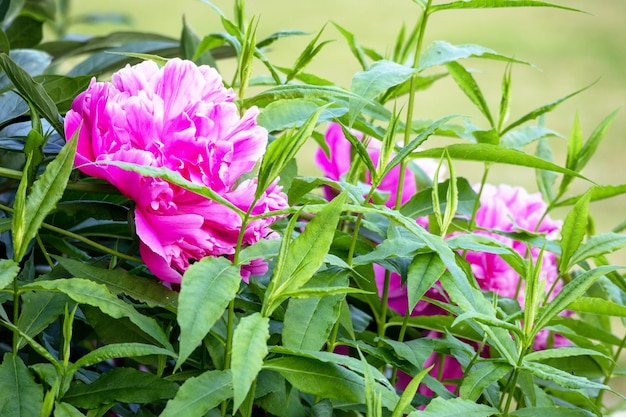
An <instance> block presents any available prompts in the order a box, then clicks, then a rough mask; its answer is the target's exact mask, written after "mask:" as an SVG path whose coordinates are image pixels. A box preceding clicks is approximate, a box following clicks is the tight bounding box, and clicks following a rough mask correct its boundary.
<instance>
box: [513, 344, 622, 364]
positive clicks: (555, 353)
mask: <svg viewBox="0 0 626 417" xmlns="http://www.w3.org/2000/svg"><path fill="white" fill-rule="evenodd" d="M571 356H601V357H603V358H605V359H609V360H611V359H610V358H609V357H608V356H607V355H605V354H604V353H601V352H598V351H597V350H592V349H584V348H579V347H575V346H562V347H559V348H555V349H546V350H538V351H536V352H531V353H529V354H527V355H526V356H524V360H526V361H534V362H537V361H543V360H546V359H555V358H569V357H571Z"/></svg>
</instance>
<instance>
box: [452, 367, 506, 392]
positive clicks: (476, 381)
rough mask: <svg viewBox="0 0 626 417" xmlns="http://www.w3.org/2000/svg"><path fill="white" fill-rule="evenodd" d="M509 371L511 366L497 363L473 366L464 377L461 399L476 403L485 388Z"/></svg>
mask: <svg viewBox="0 0 626 417" xmlns="http://www.w3.org/2000/svg"><path fill="white" fill-rule="evenodd" d="M510 371H511V366H510V365H508V364H505V363H499V362H483V363H480V364H477V365H475V366H474V367H473V368H472V369H471V370H470V372H469V373H467V374H466V375H464V377H463V382H462V383H461V389H460V391H459V393H460V396H461V398H463V399H465V400H469V401H477V400H478V398H479V397H480V396H481V395H483V392H484V391H485V389H487V387H488V386H489V385H491V384H493V383H494V382H496V381H498V380H499V379H500V378H502V377H504V376H505V375H506V374H507V373H509V372H510Z"/></svg>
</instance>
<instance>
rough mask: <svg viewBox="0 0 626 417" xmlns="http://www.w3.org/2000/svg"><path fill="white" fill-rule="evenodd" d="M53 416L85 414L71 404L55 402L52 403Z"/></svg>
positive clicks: (78, 416)
mask: <svg viewBox="0 0 626 417" xmlns="http://www.w3.org/2000/svg"><path fill="white" fill-rule="evenodd" d="M54 417H85V415H84V414H83V413H81V412H80V411H79V410H78V408H76V407H74V406H73V405H72V404H68V403H56V404H55V405H54Z"/></svg>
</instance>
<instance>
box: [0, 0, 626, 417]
mask: <svg viewBox="0 0 626 417" xmlns="http://www.w3.org/2000/svg"><path fill="white" fill-rule="evenodd" d="M61 3H63V5H61ZM205 3H207V6H210V7H207V9H206V11H207V13H216V12H217V13H218V14H219V16H220V18H221V22H222V24H223V26H224V31H219V32H212V33H208V34H206V36H204V38H199V37H198V36H197V35H196V34H195V31H194V30H192V28H190V27H189V26H188V25H187V24H186V23H184V28H183V30H182V33H181V36H180V39H173V38H169V37H166V36H162V35H160V34H150V33H141V32H113V33H110V34H109V35H105V36H98V37H96V36H93V37H87V38H85V39H82V38H81V39H78V38H75V37H72V36H70V35H68V33H71V25H70V26H68V20H67V19H66V18H67V13H68V9H67V6H68V3H65V2H59V4H57V2H54V1H43V2H10V5H9V6H6V7H4V6H1V7H0V19H1V21H2V27H3V31H2V36H0V45H1V46H2V48H1V49H2V52H0V69H1V71H2V73H0V85H1V86H2V89H1V90H0V103H1V104H2V105H0V120H1V122H2V123H1V124H0V184H1V186H2V191H1V192H0V303H1V304H0V306H1V308H0V335H1V338H0V350H1V351H2V360H1V364H0V388H1V389H0V416H8V417H13V416H15V417H22V416H42V417H48V416H54V417H65V416H72V417H74V416H90V417H92V416H93V417H95V416H116V417H117V416H120V417H126V416H162V417H168V416H189V417H196V416H197V417H202V416H226V415H233V416H235V415H237V416H244V417H250V416H253V415H267V416H279V417H291V416H304V415H312V416H361V415H363V416H368V417H369V416H371V417H378V416H392V417H396V416H401V415H409V416H415V417H419V416H449V415H459V416H461V415H472V416H474V415H476V416H485V417H488V416H502V417H509V416H511V417H512V416H531V415H532V416H534V415H554V416H589V415H591V416H593V415H596V416H604V415H617V414H615V413H616V412H618V411H619V410H620V409H624V408H625V407H626V403H625V402H624V396H623V389H622V390H621V391H622V392H620V386H619V384H618V378H617V377H618V376H620V375H623V373H624V369H623V355H622V350H623V348H624V345H625V344H626V338H625V337H624V326H623V318H624V317H625V316H626V307H625V306H624V300H626V281H625V277H626V275H624V267H622V266H620V265H617V264H613V262H614V259H617V258H618V257H619V256H620V255H621V254H620V253H619V251H620V250H621V249H623V248H624V247H625V246H626V235H624V233H623V229H624V223H621V224H618V225H616V226H615V227H614V228H613V229H612V230H610V231H598V230H596V226H595V223H594V221H593V217H592V215H593V210H592V208H593V207H591V206H590V204H591V202H593V201H600V200H604V199H607V198H611V197H615V196H618V195H621V194H624V193H625V192H626V184H621V185H602V184H597V183H595V182H594V178H591V177H590V176H589V177H588V176H587V175H588V174H586V173H583V169H584V168H585V167H586V166H587V165H588V164H593V163H594V162H597V161H595V159H594V158H593V155H594V152H595V150H596V149H597V148H598V146H599V145H600V143H601V141H602V140H603V139H604V137H605V136H606V135H607V132H608V128H609V126H610V124H611V122H612V121H613V119H614V118H615V117H616V113H615V112H614V113H611V114H610V115H608V116H607V117H606V119H605V120H603V121H602V122H601V123H600V125H599V126H598V127H597V128H596V129H595V130H593V133H591V135H590V136H589V137H588V138H587V139H585V137H584V135H583V132H582V127H581V125H580V122H579V120H578V118H576V119H575V122H574V126H573V128H572V132H571V134H570V135H569V139H568V146H567V154H566V155H565V160H564V161H563V162H558V161H555V160H554V159H555V158H553V157H552V148H551V145H552V142H551V140H552V138H553V137H555V136H558V135H559V133H557V132H556V131H554V130H551V129H550V128H548V127H546V124H547V123H549V122H550V120H551V119H550V118H551V117H553V113H552V111H553V110H554V109H555V108H557V107H558V106H559V105H560V104H561V103H562V102H564V101H566V100H567V99H569V98H571V97H573V96H575V95H576V94H578V93H580V92H581V91H582V90H579V91H575V92H574V93H571V94H569V95H567V96H565V97H563V98H562V99H559V100H556V101H553V102H551V103H548V104H546V105H543V106H540V107H537V108H536V109H532V110H530V111H528V112H526V113H524V114H523V115H522V116H519V115H517V116H513V117H511V120H509V113H510V102H511V100H512V99H513V97H511V88H510V85H511V79H512V68H514V67H515V66H521V65H527V64H528V63H527V62H525V61H523V60H521V59H517V58H513V57H509V56H505V55H501V54H499V53H497V52H496V51H494V50H492V49H490V48H487V47H483V46H479V45H473V44H459V45H453V44H451V43H449V42H447V41H444V40H437V41H434V42H432V43H431V44H430V45H428V44H425V42H424V34H425V32H426V30H427V27H430V25H432V24H434V23H432V22H431V21H430V19H429V18H430V16H431V15H432V14H433V13H436V12H444V13H441V14H442V18H444V19H445V17H444V16H445V14H446V11H448V10H460V9H482V8H514V7H530V8H533V11H534V12H536V13H541V12H542V10H544V8H546V7H552V8H557V9H561V10H559V12H560V13H563V14H564V15H566V14H567V13H576V12H579V11H577V10H575V9H573V8H571V7H566V6H565V5H559V4H551V3H547V2H540V1H512V0H511V1H508V0H489V1H449V2H435V3H436V4H433V2H432V1H430V0H428V1H427V0H416V1H413V3H414V6H415V16H414V17H412V19H413V20H414V21H415V22H416V23H415V27H414V28H413V29H412V30H411V31H410V32H408V31H406V32H405V29H402V31H401V32H400V33H399V34H398V36H397V38H395V44H393V45H392V44H390V50H391V51H392V52H387V53H386V54H383V53H380V52H377V51H375V50H373V49H369V48H366V47H362V46H361V45H360V44H359V43H358V41H357V39H356V37H355V36H354V35H353V34H352V33H351V32H350V28H344V27H342V26H339V25H338V24H334V29H336V33H337V34H338V35H337V36H338V39H339V40H341V41H345V42H346V43H347V46H348V47H349V50H351V52H352V54H353V55H354V56H353V57H351V56H344V57H342V58H345V59H346V60H352V59H354V60H355V62H356V63H357V64H358V65H360V66H361V70H360V71H359V72H357V73H356V74H355V75H354V77H353V78H352V81H351V83H350V85H349V86H345V85H341V83H339V82H338V81H336V80H327V79H324V78H323V77H322V76H319V75H317V74H314V73H313V72H309V71H313V70H310V69H309V64H310V63H312V62H314V61H316V60H322V59H323V58H322V56H320V55H319V53H320V51H321V50H322V49H323V48H324V46H325V45H326V44H327V43H328V42H329V41H330V39H327V38H326V37H327V36H328V34H327V32H324V31H322V30H320V31H319V32H317V33H316V34H314V35H310V34H306V33H304V32H301V31H297V30H292V31H289V30H285V31H280V32H277V33H274V34H272V35H270V36H269V37H267V38H263V39H261V38H260V37H259V36H258V28H259V27H262V25H263V17H262V16H261V17H257V16H255V17H253V18H252V19H250V20H247V19H246V18H245V16H246V13H245V10H244V2H240V1H236V2H234V3H235V8H234V17H233V18H232V19H231V18H230V17H229V16H227V15H226V14H224V13H223V12H221V11H220V10H219V9H217V7H215V6H213V5H211V4H210V3H208V2H205ZM43 6H47V7H43ZM55 6H59V10H58V12H59V13H52V12H50V11H51V10H53V9H54V7H55ZM61 6H63V7H61ZM390 7H392V6H390ZM463 12H465V11H463ZM478 12H479V11H478ZM110 17H111V16H110ZM513 23H515V22H512V24H513ZM44 25H49V27H50V28H52V30H48V31H47V32H46V33H45V36H43V34H44V32H43V29H42V28H43V26H44ZM24 28H29V30H24ZM48 32H49V33H48ZM303 35H308V36H309V37H310V41H309V42H308V44H307V45H306V46H305V47H304V49H303V50H302V51H295V54H294V57H293V61H292V62H293V65H292V66H291V67H284V66H281V65H278V64H275V63H274V62H273V61H272V60H270V59H269V58H268V56H266V53H267V48H268V47H269V46H270V45H272V47H273V48H274V47H275V48H281V47H282V46H281V42H282V38H289V37H292V36H303ZM390 42H393V41H392V40H390ZM111 52H113V53H111ZM476 58H480V59H483V60H488V61H490V64H489V65H491V66H492V67H491V68H494V73H495V71H499V72H501V71H503V72H504V76H503V77H502V78H501V79H500V77H498V79H491V80H490V81H492V82H493V83H494V84H495V85H496V86H500V91H501V97H500V102H499V105H500V107H499V109H498V112H493V111H492V110H491V109H490V107H489V105H488V100H487V99H486V97H485V95H484V94H483V87H485V86H482V85H479V83H478V82H477V79H476V77H475V76H474V74H475V72H474V70H473V69H472V68H471V67H470V64H468V62H472V61H471V59H476ZM223 60H230V62H231V63H234V64H235V65H234V69H230V70H228V71H224V72H220V71H219V70H218V68H221V67H222V66H221V63H222V61H223ZM334 65H337V63H334ZM311 68H312V67H311ZM492 78H493V77H492ZM444 79H449V80H450V81H451V82H453V83H454V85H455V86H456V87H458V88H459V90H460V92H462V93H463V94H464V95H465V96H466V97H467V98H468V99H469V102H468V106H471V107H468V114H469V113H472V112H473V113H475V114H477V115H479V116H478V117H472V118H470V117H468V116H465V115H463V114H456V113H455V114H450V115H446V114H443V115H441V117H440V118H438V119H437V120H424V119H423V118H421V117H420V114H419V112H417V111H416V110H415V103H416V100H426V101H427V100H428V95H429V94H431V91H432V90H430V88H431V87H432V86H433V85H435V84H437V83H438V82H440V80H444ZM561 136H563V135H561ZM467 161H470V162H472V163H473V164H471V166H472V168H468V166H469V165H468V164H467ZM494 165H506V166H510V167H515V168H516V169H519V170H520V172H524V176H526V177H531V176H532V177H535V179H536V184H537V186H536V190H535V189H529V186H528V182H525V183H524V184H521V183H520V184H506V183H502V181H499V180H498V178H497V176H496V175H493V171H492V167H493V166H494ZM478 171H480V172H479V175H480V177H479V178H478V179H476V176H475V174H476V172H478ZM564 207H565V208H566V210H562V208H564ZM557 209H559V210H557ZM616 263H618V262H616Z"/></svg>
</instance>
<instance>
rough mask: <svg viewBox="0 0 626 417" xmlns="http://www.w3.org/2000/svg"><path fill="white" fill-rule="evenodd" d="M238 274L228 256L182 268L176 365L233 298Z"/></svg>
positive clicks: (191, 349)
mask: <svg viewBox="0 0 626 417" xmlns="http://www.w3.org/2000/svg"><path fill="white" fill-rule="evenodd" d="M240 283H241V275H240V274H239V268H237V267H236V266H234V265H233V264H232V263H231V262H230V261H229V260H228V259H226V258H223V257H219V258H214V257H207V258H204V259H201V260H200V261H198V262H196V263H194V264H193V265H191V266H190V267H189V269H187V271H185V274H184V275H183V281H182V284H181V289H180V295H179V297H178V303H179V304H178V305H179V307H178V315H177V316H176V320H177V321H178V325H179V326H180V351H179V358H178V361H177V362H176V367H177V368H179V367H180V366H181V365H182V364H183V362H184V361H185V360H186V359H187V358H188V357H189V355H191V353H192V352H193V351H194V349H195V348H196V347H197V346H198V344H199V343H200V342H201V341H202V339H203V338H204V337H205V336H206V334H207V333H208V332H209V330H211V327H213V325H214V324H215V322H216V321H217V320H218V319H219V318H220V317H222V314H224V310H225V309H226V306H228V304H229V303H230V301H231V300H232V299H233V298H235V295H236V294H237V290H239V284H240Z"/></svg>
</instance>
